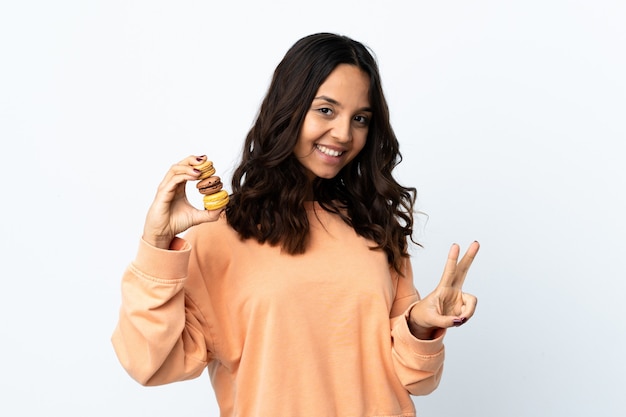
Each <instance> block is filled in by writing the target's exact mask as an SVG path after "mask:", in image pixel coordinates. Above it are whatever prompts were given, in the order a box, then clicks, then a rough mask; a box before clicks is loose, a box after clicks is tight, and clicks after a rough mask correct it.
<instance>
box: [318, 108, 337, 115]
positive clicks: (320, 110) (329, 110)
mask: <svg viewBox="0 0 626 417" xmlns="http://www.w3.org/2000/svg"><path fill="white" fill-rule="evenodd" d="M317 111H319V112H320V113H322V114H332V112H333V111H332V110H331V109H329V108H328V107H322V108H321V109H317Z"/></svg>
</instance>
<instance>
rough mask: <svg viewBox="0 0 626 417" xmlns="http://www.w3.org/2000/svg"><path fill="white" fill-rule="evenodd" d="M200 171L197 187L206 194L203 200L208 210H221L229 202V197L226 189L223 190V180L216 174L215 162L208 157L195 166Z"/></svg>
mask: <svg viewBox="0 0 626 417" xmlns="http://www.w3.org/2000/svg"><path fill="white" fill-rule="evenodd" d="M194 168H195V169H197V170H198V171H200V172H201V173H200V176H199V177H198V180H200V181H199V182H198V184H196V187H197V188H198V191H199V192H200V194H202V195H204V197H203V202H204V208H205V209H206V210H219V209H221V208H222V207H225V206H226V204H228V201H229V197H228V193H227V192H226V191H225V190H222V181H221V179H220V177H218V176H216V175H213V174H215V168H214V167H213V162H211V161H209V160H208V159H207V160H206V161H204V162H203V163H201V164H199V165H195V166H194Z"/></svg>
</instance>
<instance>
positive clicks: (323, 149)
mask: <svg viewBox="0 0 626 417" xmlns="http://www.w3.org/2000/svg"><path fill="white" fill-rule="evenodd" d="M317 149H318V150H319V151H320V152H321V153H323V154H324V155H328V156H340V155H341V154H343V152H339V151H335V150H333V149H328V148H327V147H326V146H324V145H317Z"/></svg>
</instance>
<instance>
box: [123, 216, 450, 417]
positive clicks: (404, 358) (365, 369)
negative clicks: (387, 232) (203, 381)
mask: <svg viewBox="0 0 626 417" xmlns="http://www.w3.org/2000/svg"><path fill="white" fill-rule="evenodd" d="M313 207H314V208H315V210H313ZM308 213H309V220H310V222H311V235H310V246H309V248H308V250H307V251H306V253H305V254H303V255H295V256H293V255H288V254H285V253H282V252H281V249H280V248H279V247H272V246H269V245H261V244H258V243H257V242H256V241H253V240H245V241H242V240H241V239H240V238H239V236H238V235H237V233H236V232H235V231H234V230H233V229H232V228H231V227H230V226H229V225H228V224H227V222H226V219H225V217H224V216H223V215H222V218H221V219H220V220H219V221H217V222H214V223H206V224H202V225H199V226H196V227H193V228H192V229H190V230H189V231H188V232H187V233H186V235H185V239H184V241H183V240H180V241H179V242H178V243H179V244H180V245H181V249H180V250H177V251H175V250H169V251H168V250H161V249H157V248H154V247H152V246H150V245H148V244H147V243H145V242H143V241H141V242H140V245H139V251H138V254H137V257H136V259H135V261H134V262H133V263H132V264H131V265H130V266H129V267H128V269H127V270H126V272H125V274H124V276H123V281H122V305H121V309H120V316H119V323H118V325H117V327H116V329H115V331H114V333H113V337H112V342H113V345H114V348H115V351H116V353H117V355H118V358H119V360H120V362H121V364H122V365H123V366H124V368H125V369H126V370H127V371H128V373H129V374H130V375H131V376H132V377H133V378H134V379H136V380H137V381H138V382H140V383H141V384H144V385H158V384H165V383H169V382H173V381H178V380H184V379H189V378H195V377H197V376H199V375H200V374H201V373H202V371H203V370H204V368H207V367H208V371H209V374H210V377H211V381H212V384H213V388H214V390H215V393H216V397H217V401H218V403H219V407H220V410H221V416H222V417H235V416H237V417H252V416H259V417H269V416H272V417H296V416H297V417H309V416H311V417H313V416H315V417H374V416H378V417H382V416H385V417H393V416H414V415H415V410H414V406H413V402H412V401H411V398H410V395H409V394H410V393H411V394H414V395H423V394H428V393H430V392H431V391H432V390H434V389H435V388H436V387H437V385H438V383H439V379H440V377H441V372H442V369H443V360H444V353H443V352H444V349H443V341H442V339H443V335H441V336H440V337H439V338H437V339H435V340H430V341H423V340H418V339H416V338H414V337H413V336H412V335H411V333H410V332H409V329H408V325H407V319H406V315H407V314H408V310H409V309H410V307H411V305H412V304H413V303H415V302H417V300H418V297H419V296H418V293H417V291H416V290H415V288H414V286H413V282H412V271H411V265H410V261H408V260H407V261H406V262H405V265H406V266H405V271H404V272H405V276H404V277H401V276H398V275H397V274H396V273H395V272H394V271H393V269H391V268H390V267H389V264H388V263H387V260H386V256H385V254H384V253H383V252H382V251H372V250H370V249H369V247H370V246H371V245H372V243H371V242H370V241H368V240H366V239H364V238H362V237H360V236H358V235H357V234H356V233H355V232H354V230H353V229H352V228H351V227H349V226H348V225H346V224H345V223H344V222H343V221H342V220H341V219H340V218H339V217H338V216H336V215H333V214H331V213H328V212H326V211H324V210H322V209H321V208H320V207H319V206H318V205H317V204H315V205H314V206H313V205H312V206H311V208H309V210H308Z"/></svg>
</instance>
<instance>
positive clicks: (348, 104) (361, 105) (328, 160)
mask: <svg viewBox="0 0 626 417" xmlns="http://www.w3.org/2000/svg"><path fill="white" fill-rule="evenodd" d="M369 81H370V80H369V76H368V75H367V74H366V73H365V72H363V71H362V70H361V69H359V68H358V67H356V66H354V65H348V64H341V65H338V66H337V67H336V68H335V69H334V70H333V72H331V73H330V75H329V76H328V78H326V80H325V81H324V82H323V83H322V85H320V87H319V89H318V90H317V94H315V98H314V99H313V102H312V103H311V107H310V108H309V110H308V112H307V114H306V116H305V118H304V123H303V125H302V129H301V130H300V135H299V136H298V142H297V143H296V146H295V148H294V150H293V153H294V155H295V156H296V158H298V161H300V163H301V164H302V165H304V167H305V168H306V169H307V171H308V175H309V178H310V179H314V178H315V177H320V178H326V179H329V178H333V177H335V176H336V175H337V174H338V173H339V171H341V169H342V168H343V167H345V166H346V165H347V164H348V162H350V161H352V160H353V159H354V158H355V157H356V156H357V155H358V153H359V152H360V151H361V149H363V147H364V146H365V141H366V139H367V132H368V129H369V122H370V119H371V118H372V110H371V108H370V102H369Z"/></svg>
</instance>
